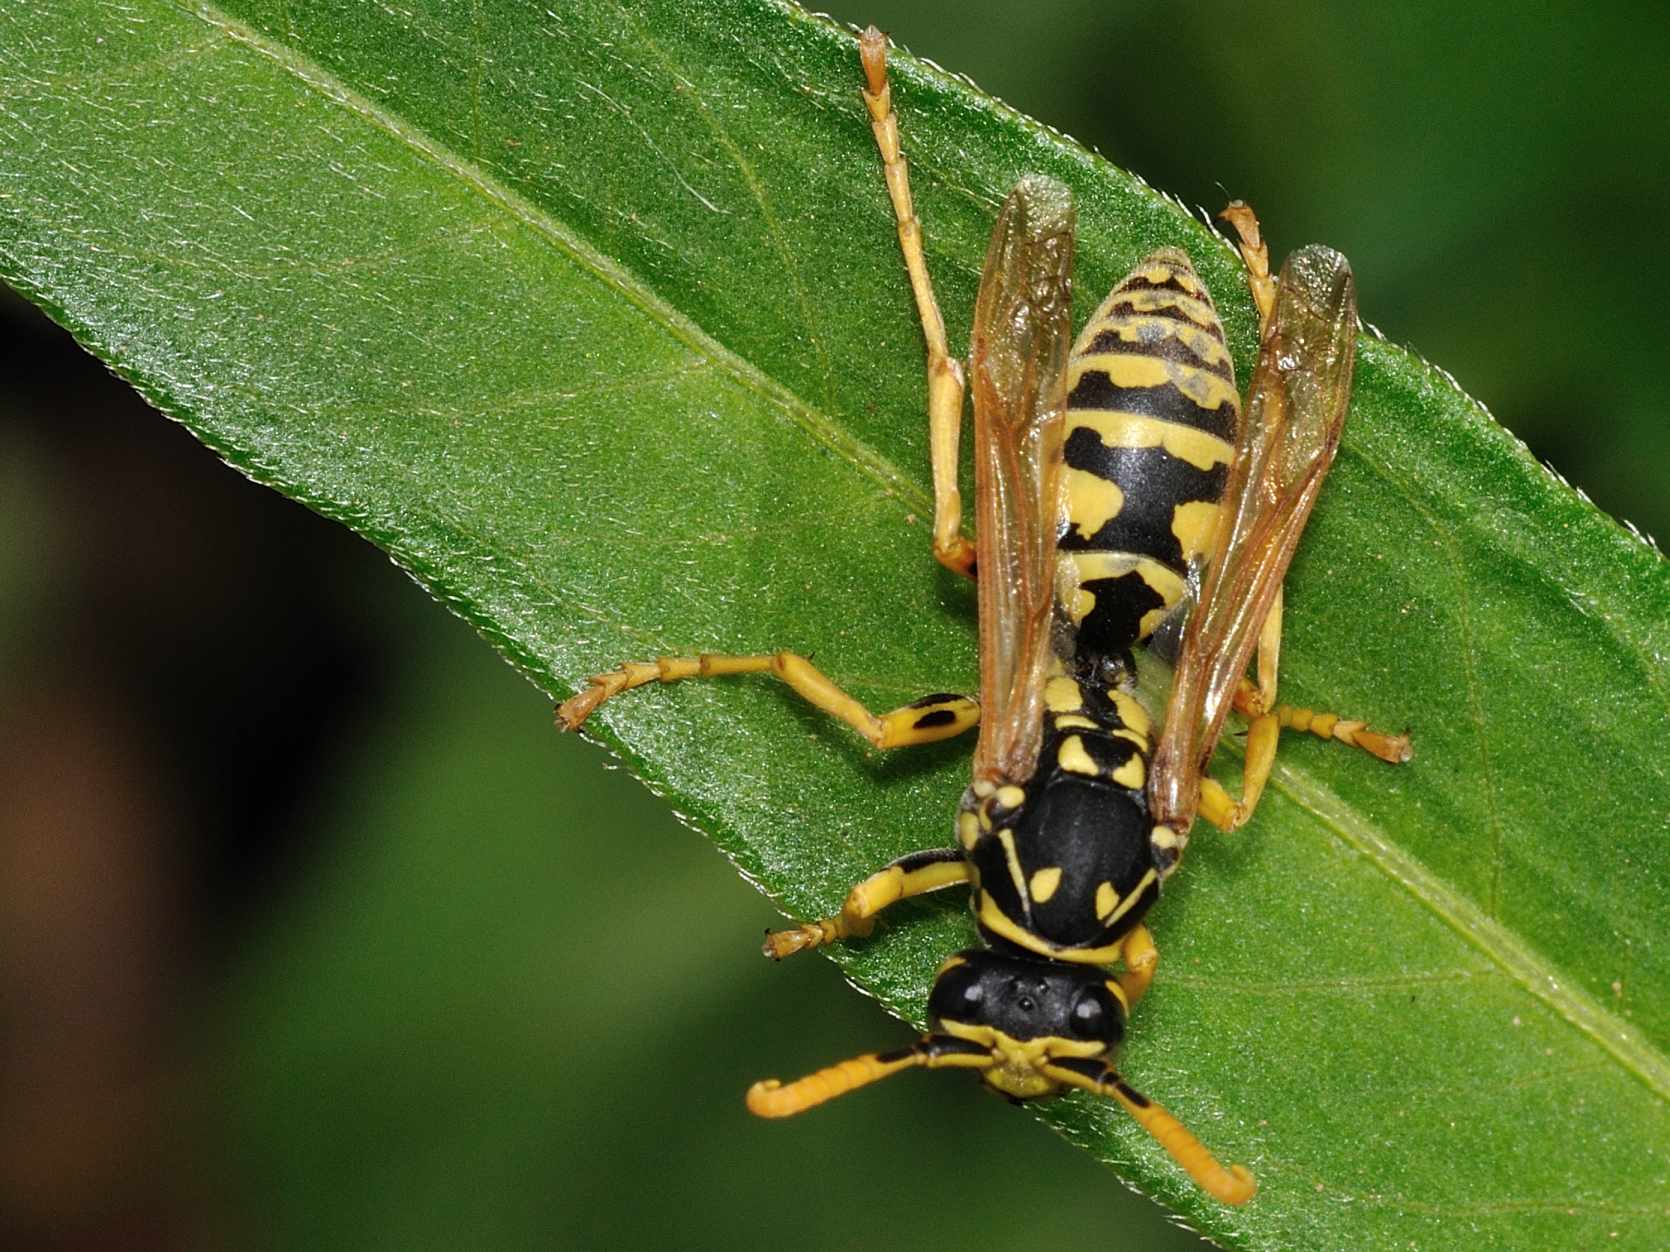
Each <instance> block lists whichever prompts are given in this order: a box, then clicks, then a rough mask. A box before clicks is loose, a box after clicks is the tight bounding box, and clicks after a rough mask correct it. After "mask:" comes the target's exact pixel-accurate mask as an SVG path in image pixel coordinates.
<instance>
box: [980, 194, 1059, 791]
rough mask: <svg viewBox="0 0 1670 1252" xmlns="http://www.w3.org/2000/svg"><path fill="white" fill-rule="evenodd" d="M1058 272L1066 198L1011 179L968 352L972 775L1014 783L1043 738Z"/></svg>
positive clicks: (1053, 511) (1055, 498) (1055, 483)
mask: <svg viewBox="0 0 1670 1252" xmlns="http://www.w3.org/2000/svg"><path fill="white" fill-rule="evenodd" d="M1072 267H1073V202H1072V196H1071V195H1070V194H1069V192H1068V191H1067V189H1066V188H1065V187H1063V186H1062V185H1061V184H1060V183H1058V182H1055V181H1054V180H1052V179H1047V178H1038V177H1028V178H1023V179H1022V180H1021V181H1020V182H1019V183H1017V184H1016V185H1015V189H1014V190H1013V191H1012V192H1010V193H1009V198H1008V200H1007V201H1005V202H1004V205H1003V211H1002V213H1001V214H999V216H998V219H997V225H996V226H995V227H993V229H992V241H991V245H990V247H989V248H988V249H987V252H986V268H985V272H984V274H983V275H982V276H981V279H980V294H979V297H978V299H977V300H976V301H975V307H974V334H973V338H972V341H971V345H970V350H969V358H970V365H971V367H972V375H973V392H974V447H975V453H974V456H975V466H974V497H975V525H976V528H977V529H976V534H975V545H976V546H975V559H976V562H977V564H976V576H977V579H978V582H979V606H980V742H979V744H978V746H977V747H976V748H975V751H974V776H975V777H976V778H989V779H1001V780H1005V781H1010V782H1024V781H1025V780H1026V779H1027V778H1029V777H1030V776H1031V774H1032V771H1033V768H1034V767H1035V766H1036V764H1037V760H1038V752H1039V749H1040V748H1041V746H1042V743H1043V712H1044V709H1043V691H1044V681H1045V677H1046V673H1047V670H1048V666H1049V661H1050V656H1051V651H1050V619H1051V614H1052V612H1053V608H1054V567H1055V541H1056V529H1057V526H1058V515H1059V512H1060V506H1059V500H1060V478H1061V474H1060V465H1061V427H1062V416H1063V407H1064V405H1065V402H1066V400H1065V383H1066V366H1067V351H1068V348H1069V346H1070V345H1071V342H1072V337H1073V325H1072Z"/></svg>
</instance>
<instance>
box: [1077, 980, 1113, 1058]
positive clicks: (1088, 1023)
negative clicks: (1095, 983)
mask: <svg viewBox="0 0 1670 1252" xmlns="http://www.w3.org/2000/svg"><path fill="white" fill-rule="evenodd" d="M1122 1016H1123V1015H1122V1014H1121V1013H1120V1011H1119V1005H1118V1003H1117V1002H1116V1001H1115V1000H1114V998H1113V996H1112V994H1110V993H1109V991H1108V990H1107V988H1106V987H1087V988H1085V990H1084V992H1083V994H1082V995H1080V996H1079V998H1078V1000H1077V1001H1075V1002H1074V1004H1073V1012H1072V1016H1071V1017H1070V1018H1069V1019H1068V1021H1069V1023H1070V1025H1071V1026H1072V1029H1073V1033H1074V1034H1075V1035H1077V1036H1078V1037H1079V1038H1080V1039H1096V1040H1099V1041H1102V1042H1105V1043H1109V1044H1114V1043H1118V1042H1119V1040H1120V1039H1121V1038H1122V1037H1123V1035H1124V1033H1125V1032H1124V1028H1123V1022H1122V1020H1121V1018H1122Z"/></svg>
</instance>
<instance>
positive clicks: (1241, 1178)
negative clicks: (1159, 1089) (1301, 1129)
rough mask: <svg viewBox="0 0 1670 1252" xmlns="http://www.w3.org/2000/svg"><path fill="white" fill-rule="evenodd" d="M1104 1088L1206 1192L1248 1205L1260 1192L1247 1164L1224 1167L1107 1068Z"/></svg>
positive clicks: (1184, 1129) (1167, 1115)
mask: <svg viewBox="0 0 1670 1252" xmlns="http://www.w3.org/2000/svg"><path fill="white" fill-rule="evenodd" d="M1102 1089H1103V1090H1104V1091H1105V1092H1106V1093H1107V1094H1108V1095H1111V1096H1112V1097H1113V1098H1114V1099H1115V1100H1118V1101H1119V1103H1120V1104H1122V1105H1124V1106H1125V1111H1126V1112H1127V1113H1129V1114H1130V1115H1131V1116H1132V1117H1134V1118H1136V1120H1137V1125H1139V1126H1141V1127H1142V1128H1143V1129H1144V1130H1146V1131H1147V1132H1148V1133H1149V1134H1151V1135H1153V1136H1154V1139H1155V1142H1157V1143H1158V1144H1159V1145H1160V1146H1161V1147H1162V1148H1164V1149H1165V1150H1166V1151H1167V1152H1168V1153H1169V1154H1170V1155H1171V1159H1172V1160H1174V1161H1176V1162H1177V1163H1178V1164H1179V1165H1181V1166H1182V1167H1183V1170H1184V1172H1185V1173H1187V1174H1188V1175H1189V1177H1190V1178H1192V1179H1194V1180H1195V1184H1196V1185H1197V1186H1199V1187H1200V1189H1201V1190H1202V1191H1204V1192H1206V1194H1207V1195H1209V1196H1212V1197H1213V1198H1214V1199H1217V1200H1221V1201H1222V1202H1223V1203H1225V1204H1245V1203H1246V1202H1247V1201H1248V1200H1250V1199H1252V1198H1253V1196H1254V1195H1256V1194H1257V1193H1258V1180H1257V1179H1256V1178H1254V1177H1253V1176H1252V1171H1251V1170H1249V1169H1248V1168H1247V1167H1246V1166H1245V1165H1231V1166H1230V1167H1229V1168H1228V1169H1225V1168H1224V1167H1223V1166H1222V1165H1220V1164H1219V1163H1218V1159H1217V1157H1215V1156H1213V1155H1212V1154H1211V1152H1209V1151H1207V1149H1206V1145H1205V1144H1203V1143H1202V1142H1201V1141H1200V1140H1199V1139H1196V1138H1195V1137H1194V1132H1193V1131H1191V1130H1190V1129H1189V1128H1188V1127H1187V1126H1185V1125H1183V1123H1182V1122H1180V1121H1178V1120H1177V1119H1176V1118H1175V1117H1173V1116H1172V1115H1171V1114H1170V1113H1168V1112H1166V1111H1165V1109H1164V1108H1162V1107H1161V1106H1160V1105H1158V1104H1156V1103H1154V1101H1152V1100H1150V1099H1149V1098H1148V1097H1147V1096H1145V1095H1143V1094H1142V1092H1140V1091H1138V1090H1136V1089H1135V1088H1134V1087H1132V1086H1130V1084H1128V1083H1127V1082H1126V1081H1125V1080H1124V1079H1123V1078H1121V1077H1120V1076H1119V1075H1118V1074H1116V1073H1114V1072H1113V1071H1111V1070H1110V1071H1108V1080H1107V1081H1106V1082H1105V1083H1104V1084H1103V1088H1102Z"/></svg>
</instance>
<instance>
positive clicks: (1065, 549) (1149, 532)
mask: <svg viewBox="0 0 1670 1252" xmlns="http://www.w3.org/2000/svg"><path fill="white" fill-rule="evenodd" d="M1067 393H1068V397H1067V419H1066V424H1065V431H1064V439H1063V457H1064V460H1065V465H1066V468H1065V471H1064V482H1065V488H1066V491H1065V495H1066V508H1065V517H1064V519H1063V529H1062V533H1061V536H1060V541H1059V547H1058V550H1059V556H1058V562H1059V564H1060V569H1061V585H1062V608H1063V610H1064V611H1065V612H1066V614H1067V617H1068V618H1069V620H1070V621H1071V622H1072V624H1073V626H1074V627H1075V628H1076V630H1077V632H1078V650H1079V653H1080V655H1089V654H1094V655H1102V656H1110V655H1118V654H1119V653H1121V652H1123V651H1125V650H1126V649H1128V648H1129V647H1130V646H1131V645H1132V644H1134V643H1137V642H1139V641H1140V640H1142V639H1145V638H1147V637H1148V636H1149V635H1150V634H1152V633H1153V631H1154V629H1155V627H1156V626H1158V625H1159V623H1160V621H1161V620H1162V619H1163V618H1164V617H1165V615H1166V614H1167V613H1168V612H1169V611H1170V610H1171V608H1172V606H1173V605H1175V604H1176V603H1177V602H1178V600H1179V599H1181V598H1182V595H1183V591H1184V585H1185V579H1186V577H1187V575H1188V571H1189V568H1190V565H1191V564H1192V563H1194V562H1196V561H1198V560H1200V559H1201V558H1203V557H1204V556H1205V554H1206V552H1207V550H1208V549H1209V548H1210V546H1211V543H1212V539H1213V536H1214V534H1215V533H1216V530H1217V525H1218V514H1219V501H1220V499H1221V498H1222V496H1223V489H1224V479H1225V476H1226V474H1227V472H1228V467H1229V463H1230V460H1231V458H1232V457H1233V455H1234V441H1235V437H1236V431H1237V428H1238V426H1239V424H1240V411H1241V410H1240V398H1239V395H1238V394H1237V392H1236V389H1235V370H1234V366H1233V365H1232V363H1231V361H1230V357H1229V350H1228V348H1227V347H1226V346H1225V343H1224V335H1223V328H1222V326H1221V325H1220V324H1219V322H1218V314H1217V310H1216V309H1215V308H1214V307H1213V305H1212V298H1211V296H1210V295H1209V294H1208V293H1207V291H1206V288H1205V287H1204V286H1203V285H1202V284H1201V281H1200V278H1199V277H1198V276H1197V275H1196V274H1195V271H1194V267H1193V266H1192V265H1191V264H1190V263H1189V259H1188V258H1187V257H1186V256H1184V255H1183V253H1181V252H1179V251H1177V250H1176V249H1173V248H1166V249H1162V250H1161V251H1158V252H1155V253H1154V254H1153V255H1152V256H1150V257H1149V258H1148V259H1147V260H1145V261H1143V262H1142V264H1140V265H1139V266H1137V268H1136V269H1135V270H1133V271H1132V272H1131V274H1130V275H1129V276H1128V277H1127V278H1126V279H1125V280H1124V281H1123V282H1122V283H1120V284H1119V285H1118V286H1117V287H1115V288H1114V289H1113V291H1112V292H1111V293H1110V294H1109V295H1108V298H1107V299H1106V300H1104V301H1103V302H1102V306H1101V307H1100V308H1099V309H1097V310H1096V313H1095V315H1094V316H1093V317H1092V318H1091V319H1090V322H1089V324H1088V325H1087V326H1086V327H1085V328H1084V331H1083V332H1082V333H1081V334H1080V335H1079V338H1078V341H1077V342H1076V343H1075V344H1074V345H1073V352H1072V356H1071V359H1070V361H1069V363H1068V370H1067Z"/></svg>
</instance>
